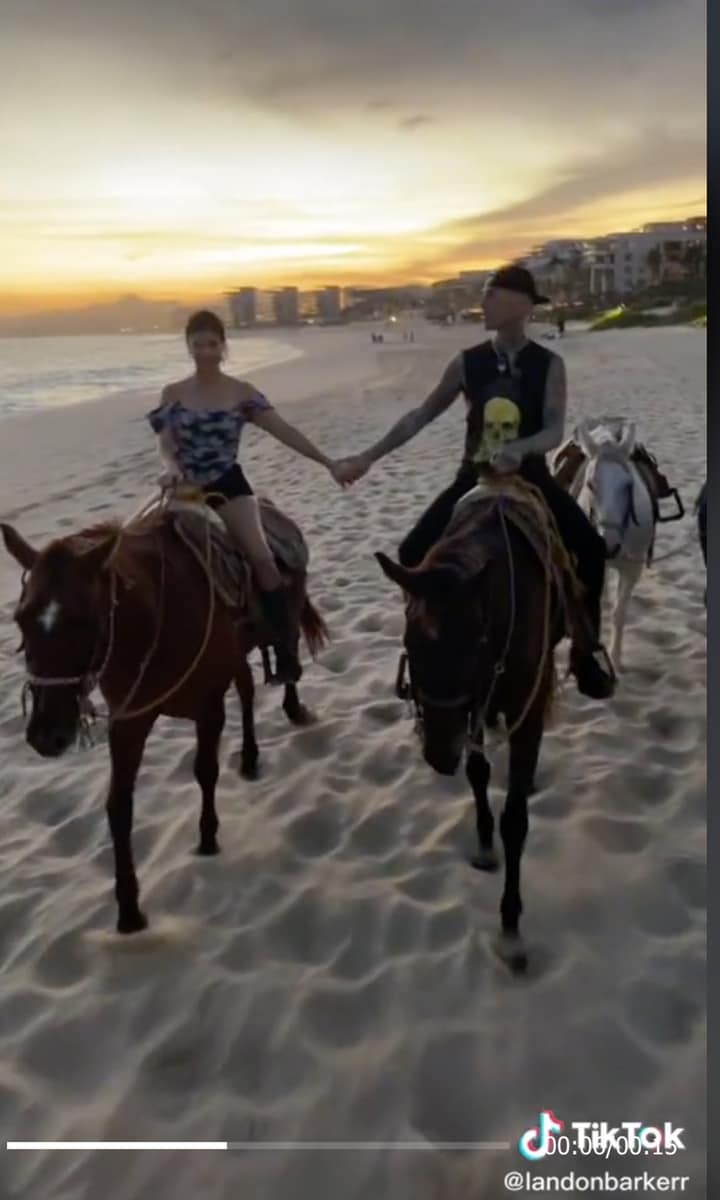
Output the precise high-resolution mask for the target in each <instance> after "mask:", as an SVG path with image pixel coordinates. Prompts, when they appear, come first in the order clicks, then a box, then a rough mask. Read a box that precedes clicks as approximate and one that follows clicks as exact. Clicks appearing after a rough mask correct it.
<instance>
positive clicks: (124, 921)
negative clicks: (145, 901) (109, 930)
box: [116, 909, 148, 933]
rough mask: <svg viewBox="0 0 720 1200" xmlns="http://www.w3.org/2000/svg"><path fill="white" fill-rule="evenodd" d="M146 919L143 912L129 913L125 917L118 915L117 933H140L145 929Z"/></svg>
mask: <svg viewBox="0 0 720 1200" xmlns="http://www.w3.org/2000/svg"><path fill="white" fill-rule="evenodd" d="M147 926H148V921H147V917H146V916H145V914H144V913H141V912H140V909H138V910H137V912H134V913H129V914H128V915H127V916H125V917H118V923H117V926H116V928H117V931H118V933H141V932H142V931H143V929H147Z"/></svg>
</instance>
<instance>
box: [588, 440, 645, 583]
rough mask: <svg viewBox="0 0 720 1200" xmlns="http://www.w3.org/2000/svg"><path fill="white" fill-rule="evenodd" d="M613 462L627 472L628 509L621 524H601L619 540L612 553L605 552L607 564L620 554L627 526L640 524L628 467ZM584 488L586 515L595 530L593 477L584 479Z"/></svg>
mask: <svg viewBox="0 0 720 1200" xmlns="http://www.w3.org/2000/svg"><path fill="white" fill-rule="evenodd" d="M595 461H596V462H597V461H598V460H597V459H596V460H595ZM613 461H614V462H617V463H618V465H619V466H621V467H623V469H624V470H625V471H626V472H627V475H628V480H629V482H628V492H629V503H628V508H627V512H626V515H625V520H624V521H622V522H617V521H603V522H602V526H603V529H608V530H611V531H612V532H613V533H616V534H617V535H618V538H619V540H618V544H617V546H616V547H615V549H614V550H613V551H612V553H610V554H608V552H607V551H606V552H605V558H606V559H607V561H608V562H612V560H613V559H615V558H617V557H618V555H619V554H620V551H621V550H622V544H623V541H624V539H625V534H626V533H627V529H628V525H629V524H630V523H631V522H632V524H633V525H637V526H639V524H640V522H639V521H638V518H637V513H636V511H635V495H634V488H633V477H632V471H631V469H630V466H629V464H627V463H621V462H619V460H618V459H613ZM584 486H585V487H586V488H587V491H588V493H589V495H590V511H589V513H588V516H589V518H590V520H591V521H592V523H593V525H594V527H595V528H596V529H597V527H598V519H597V512H596V510H595V505H594V504H593V500H594V498H595V496H596V488H595V481H594V477H593V476H591V477H590V478H589V479H588V478H586V479H585V483H584Z"/></svg>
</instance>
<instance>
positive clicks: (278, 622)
mask: <svg viewBox="0 0 720 1200" xmlns="http://www.w3.org/2000/svg"><path fill="white" fill-rule="evenodd" d="M218 512H219V514H220V516H221V517H222V519H223V521H224V522H225V525H226V527H227V529H228V531H229V532H230V535H231V537H232V538H233V540H234V541H235V543H236V545H237V546H238V547H239V548H240V549H241V550H242V552H243V554H245V555H246V557H247V559H248V561H249V563H250V566H251V567H252V570H253V574H254V575H255V578H256V579H257V582H258V585H259V588H260V600H261V602H262V607H263V611H264V614H265V620H266V621H267V623H268V625H269V627H270V629H271V631H272V640H273V645H274V648H275V667H276V672H275V679H274V682H275V683H284V684H290V683H297V682H298V681H299V679H300V678H301V675H302V668H301V666H300V660H299V658H298V654H297V646H298V636H297V630H295V629H293V628H292V627H291V622H290V609H289V604H288V595H287V590H286V588H285V587H284V586H283V580H282V576H281V575H280V572H279V571H278V568H277V564H276V562H275V559H274V558H273V553H272V550H271V549H270V547H269V545H268V542H267V538H266V537H265V530H264V529H263V527H262V520H261V517H260V506H259V504H258V502H257V500H256V499H255V497H254V496H238V497H237V498H236V499H235V500H229V501H228V503H227V504H223V506H222V508H220V509H218Z"/></svg>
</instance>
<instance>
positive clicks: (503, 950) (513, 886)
mask: <svg viewBox="0 0 720 1200" xmlns="http://www.w3.org/2000/svg"><path fill="white" fill-rule="evenodd" d="M540 698H541V701H542V702H539V700H540ZM540 698H539V700H538V701H536V702H535V704H534V705H533V707H532V709H531V710H530V712H529V713H528V715H527V717H526V718H525V720H524V721H523V723H522V725H521V726H520V728H519V729H516V730H515V732H514V733H513V734H511V736H510V778H509V783H508V793H507V798H506V800H505V807H504V808H503V812H502V816H501V817H500V834H501V836H502V840H503V846H504V847H505V886H504V889H503V895H502V900H501V902H500V916H501V922H502V933H501V936H500V939H499V941H498V943H497V949H498V953H499V954H500V957H501V958H502V959H503V961H504V962H505V963H507V965H508V966H509V967H510V968H511V969H512V970H513V971H523V970H524V969H525V967H526V966H527V954H526V952H525V947H524V944H523V941H522V938H521V937H520V932H519V922H520V915H521V913H522V908H523V906H522V899H521V897H520V860H521V858H522V852H523V847H524V846H525V839H526V838H527V831H528V809H527V802H528V796H529V795H530V793H531V790H532V785H533V780H534V778H535V769H536V767H537V761H538V756H539V753H540V742H541V740H542V733H543V716H544V711H543V710H544V703H545V692H544V689H541V697H540Z"/></svg>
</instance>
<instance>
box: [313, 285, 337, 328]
mask: <svg viewBox="0 0 720 1200" xmlns="http://www.w3.org/2000/svg"><path fill="white" fill-rule="evenodd" d="M342 301H343V296H342V290H341V289H340V288H339V287H324V288H322V290H321V291H319V292H318V293H317V296H316V312H317V318H318V320H319V321H324V322H326V324H328V325H332V324H334V323H336V322H338V321H340V320H341V318H342V308H343V303H342Z"/></svg>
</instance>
